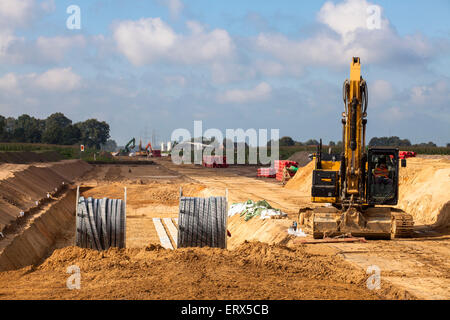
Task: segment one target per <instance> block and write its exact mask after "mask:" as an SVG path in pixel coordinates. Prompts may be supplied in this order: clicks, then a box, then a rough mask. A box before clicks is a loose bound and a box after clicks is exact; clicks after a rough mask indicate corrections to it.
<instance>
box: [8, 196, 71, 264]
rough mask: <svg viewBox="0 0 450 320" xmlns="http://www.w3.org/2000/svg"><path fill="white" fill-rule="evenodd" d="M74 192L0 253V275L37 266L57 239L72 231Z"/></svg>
mask: <svg viewBox="0 0 450 320" xmlns="http://www.w3.org/2000/svg"><path fill="white" fill-rule="evenodd" d="M75 202H76V191H75V190H69V191H68V192H67V193H66V194H65V195H64V196H63V197H62V199H61V200H59V201H57V202H54V203H53V204H52V205H51V206H50V207H49V208H48V209H47V210H45V211H43V212H42V213H40V214H39V215H38V216H37V217H34V219H33V220H32V221H31V222H30V224H29V225H28V226H27V227H26V228H25V229H24V230H23V231H22V232H21V233H20V234H18V235H17V236H16V237H15V238H14V239H13V240H12V242H11V243H10V244H9V245H8V246H6V247H5V248H4V249H3V251H2V252H1V253H0V271H6V270H14V269H18V268H22V267H25V266H28V265H32V264H35V263H38V262H39V261H40V260H41V259H42V258H43V257H45V256H46V255H47V254H48V251H49V249H50V248H51V247H52V246H53V245H54V244H55V241H56V239H57V238H58V236H59V235H60V234H61V233H62V232H64V231H65V230H67V229H68V228H75V205H76V204H75Z"/></svg>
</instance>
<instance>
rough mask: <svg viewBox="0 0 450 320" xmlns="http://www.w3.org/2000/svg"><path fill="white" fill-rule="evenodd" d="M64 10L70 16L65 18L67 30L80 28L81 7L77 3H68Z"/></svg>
mask: <svg viewBox="0 0 450 320" xmlns="http://www.w3.org/2000/svg"><path fill="white" fill-rule="evenodd" d="M66 12H67V13H68V14H70V16H69V17H68V18H67V20H66V27H67V29H69V30H80V29H81V9H80V7H79V6H77V5H74V4H72V5H70V6H68V7H67V10H66Z"/></svg>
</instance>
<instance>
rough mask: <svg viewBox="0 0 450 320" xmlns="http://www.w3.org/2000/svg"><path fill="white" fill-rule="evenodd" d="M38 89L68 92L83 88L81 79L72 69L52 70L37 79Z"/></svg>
mask: <svg viewBox="0 0 450 320" xmlns="http://www.w3.org/2000/svg"><path fill="white" fill-rule="evenodd" d="M35 83H36V85H37V86H38V87H40V88H42V89H45V90H48V91H59V92H68V91H72V90H75V89H77V88H79V87H80V86H81V77H80V76H79V75H77V74H76V73H74V72H72V68H70V67H69V68H62V69H61V68H56V69H51V70H48V71H46V72H44V73H43V74H41V75H39V76H37V77H36V80H35Z"/></svg>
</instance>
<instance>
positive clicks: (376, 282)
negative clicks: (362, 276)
mask: <svg viewBox="0 0 450 320" xmlns="http://www.w3.org/2000/svg"><path fill="white" fill-rule="evenodd" d="M366 274H370V276H369V277H368V278H367V280H366V286H367V289H369V290H379V289H380V288H381V269H380V267H379V266H377V265H371V266H368V267H367V270H366Z"/></svg>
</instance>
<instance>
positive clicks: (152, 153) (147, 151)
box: [136, 140, 161, 157]
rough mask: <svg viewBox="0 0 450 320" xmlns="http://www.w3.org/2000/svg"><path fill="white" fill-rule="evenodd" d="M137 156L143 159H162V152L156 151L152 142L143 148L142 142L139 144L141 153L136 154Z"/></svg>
mask: <svg viewBox="0 0 450 320" xmlns="http://www.w3.org/2000/svg"><path fill="white" fill-rule="evenodd" d="M136 156H141V157H161V150H154V149H153V148H152V144H151V142H149V143H148V144H147V146H146V147H145V148H142V140H141V141H140V142H139V151H138V152H136Z"/></svg>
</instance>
